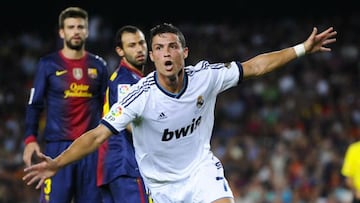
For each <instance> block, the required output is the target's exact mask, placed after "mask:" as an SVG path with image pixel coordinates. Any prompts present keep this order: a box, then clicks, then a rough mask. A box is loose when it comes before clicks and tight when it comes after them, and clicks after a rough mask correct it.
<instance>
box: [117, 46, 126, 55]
mask: <svg viewBox="0 0 360 203" xmlns="http://www.w3.org/2000/svg"><path fill="white" fill-rule="evenodd" d="M115 51H116V53H117V54H118V55H119V56H121V57H123V56H124V55H125V54H124V50H123V49H122V48H120V47H118V46H117V47H115Z"/></svg>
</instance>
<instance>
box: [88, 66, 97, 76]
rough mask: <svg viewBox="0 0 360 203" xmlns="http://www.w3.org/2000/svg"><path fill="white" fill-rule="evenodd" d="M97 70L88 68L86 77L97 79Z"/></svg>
mask: <svg viewBox="0 0 360 203" xmlns="http://www.w3.org/2000/svg"><path fill="white" fill-rule="evenodd" d="M97 75H98V73H97V69H96V68H88V76H89V77H90V78H92V79H95V78H96V77H97Z"/></svg>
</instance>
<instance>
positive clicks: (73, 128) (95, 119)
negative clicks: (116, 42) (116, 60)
mask: <svg viewBox="0 0 360 203" xmlns="http://www.w3.org/2000/svg"><path fill="white" fill-rule="evenodd" d="M107 80H108V70H107V65H106V62H105V60H104V59H103V58H101V57H99V56H97V55H94V54H92V53H89V52H86V54H85V56H84V57H83V58H81V59H76V60H73V59H67V58H65V57H64V55H63V54H62V53H61V51H58V52H54V53H51V54H49V55H46V56H44V57H42V58H40V60H39V63H38V69H37V73H36V76H35V80H34V82H33V87H32V88H31V92H30V98H29V102H28V104H27V108H26V118H25V142H28V141H29V140H33V139H34V137H35V138H36V137H37V136H38V135H39V134H41V133H42V134H43V139H45V141H48V142H52V141H64V140H75V139H76V138H78V137H79V136H80V135H81V134H82V133H84V132H86V131H88V130H90V129H92V128H94V127H96V126H97V125H98V124H99V120H100V118H101V116H102V108H103V104H104V96H105V91H106V86H107ZM43 113H45V114H43ZM42 115H45V116H46V120H45V127H44V129H43V132H40V131H41V130H42V129H41V127H40V128H39V123H40V122H41V119H42V118H43V117H42Z"/></svg>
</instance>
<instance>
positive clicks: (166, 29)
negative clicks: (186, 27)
mask: <svg viewBox="0 0 360 203" xmlns="http://www.w3.org/2000/svg"><path fill="white" fill-rule="evenodd" d="M162 33H173V34H175V35H177V36H178V37H179V41H180V43H181V46H182V47H183V48H184V47H186V41H185V37H184V34H183V33H182V32H181V31H180V29H179V28H177V27H176V26H174V25H172V24H171V23H163V24H159V25H156V26H155V27H153V28H151V30H150V37H149V40H150V43H149V45H150V50H152V47H151V46H152V41H153V38H154V36H156V35H158V34H162Z"/></svg>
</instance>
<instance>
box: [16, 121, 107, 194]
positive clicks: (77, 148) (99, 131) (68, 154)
mask: <svg viewBox="0 0 360 203" xmlns="http://www.w3.org/2000/svg"><path fill="white" fill-rule="evenodd" d="M111 135H112V133H111V131H110V130H109V129H108V128H107V127H105V126H104V125H102V124H100V125H99V126H98V127H96V128H94V129H92V130H89V131H87V132H86V133H84V134H83V135H81V136H80V137H79V138H77V139H76V140H75V141H74V142H73V143H72V144H71V145H70V146H69V147H68V148H67V149H66V150H65V151H63V152H62V153H61V154H60V155H59V156H57V157H56V158H54V159H51V158H50V157H48V156H46V155H44V154H40V155H39V158H41V159H42V160H43V161H41V162H40V163H38V164H35V165H32V166H29V167H26V168H25V169H24V172H25V173H26V174H25V176H24V177H23V180H24V181H26V182H27V184H28V185H31V184H33V183H34V182H36V181H38V184H37V186H36V188H37V189H39V188H40V187H41V185H42V184H43V183H44V181H45V179H47V178H50V177H52V176H54V175H55V174H56V172H57V171H58V170H59V169H61V168H62V167H64V166H66V165H68V164H70V163H72V162H74V161H77V160H80V159H81V158H83V157H84V156H86V155H87V154H90V153H91V152H93V151H95V150H96V149H97V148H98V147H99V146H100V145H101V143H103V142H104V141H105V140H106V139H107V138H108V137H110V136H111ZM94 170H95V169H94Z"/></svg>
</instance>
